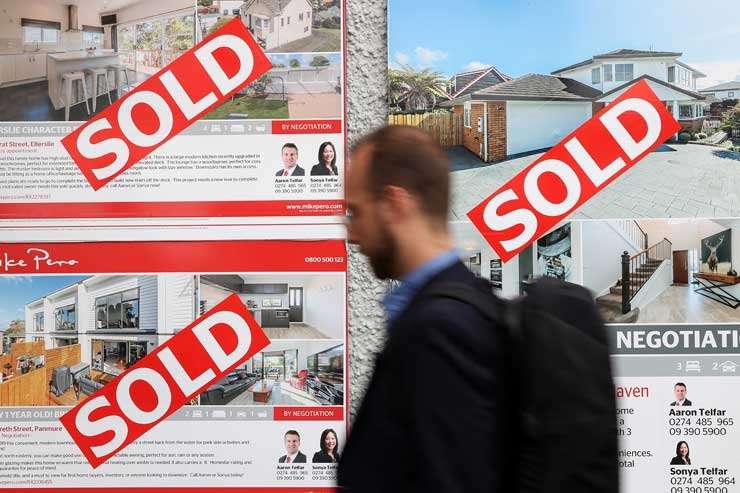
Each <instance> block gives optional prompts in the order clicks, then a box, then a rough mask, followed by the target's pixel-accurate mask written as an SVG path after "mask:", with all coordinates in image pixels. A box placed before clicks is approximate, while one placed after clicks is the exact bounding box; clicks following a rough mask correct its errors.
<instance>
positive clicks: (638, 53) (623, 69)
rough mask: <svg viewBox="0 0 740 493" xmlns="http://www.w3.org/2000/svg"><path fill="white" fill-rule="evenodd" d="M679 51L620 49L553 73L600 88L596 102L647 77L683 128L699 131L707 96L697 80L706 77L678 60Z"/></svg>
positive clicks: (612, 99)
mask: <svg viewBox="0 0 740 493" xmlns="http://www.w3.org/2000/svg"><path fill="white" fill-rule="evenodd" d="M681 55H682V53H680V52H672V51H648V50H631V49H624V48H622V49H618V50H614V51H610V52H608V53H602V54H600V55H594V56H592V57H591V58H589V59H587V60H583V61H581V62H578V63H575V64H573V65H569V66H567V67H563V68H561V69H558V70H555V71H553V72H552V75H556V76H558V77H568V78H570V79H574V80H577V81H579V82H582V83H583V84H587V85H589V86H591V87H593V88H594V89H598V90H599V91H601V92H602V93H603V94H602V95H601V97H599V98H597V99H595V102H597V103H604V104H608V103H611V102H612V101H614V100H615V99H616V98H618V97H619V96H620V95H621V94H622V93H624V92H625V91H626V90H627V89H628V88H629V87H630V86H632V84H634V83H635V82H636V81H639V80H646V81H647V83H648V85H649V86H650V88H651V89H652V90H653V91H655V93H656V94H657V95H658V97H659V98H660V99H661V100H662V101H664V102H665V103H666V106H667V107H668V108H669V109H670V110H671V111H672V113H673V116H674V117H675V118H676V119H677V120H679V122H680V123H681V125H682V126H683V127H684V128H687V129H690V130H699V129H700V128H701V123H702V122H703V118H702V117H703V115H704V113H703V109H702V108H703V104H702V100H703V99H704V96H703V95H702V94H700V93H699V92H697V90H696V80H697V79H699V78H702V77H706V75H705V74H703V73H702V72H700V71H699V70H697V69H695V68H693V67H691V66H689V65H687V64H686V63H684V62H682V61H680V60H679V57H680V56H681Z"/></svg>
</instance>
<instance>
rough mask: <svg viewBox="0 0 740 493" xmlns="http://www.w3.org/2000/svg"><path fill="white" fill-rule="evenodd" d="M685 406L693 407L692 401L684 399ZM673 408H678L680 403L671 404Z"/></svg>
mask: <svg viewBox="0 0 740 493" xmlns="http://www.w3.org/2000/svg"><path fill="white" fill-rule="evenodd" d="M683 405H684V406H690V405H691V401H690V400H688V399H684V400H683ZM671 406H678V403H677V402H676V401H673V402H671Z"/></svg>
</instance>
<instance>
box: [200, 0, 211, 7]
mask: <svg viewBox="0 0 740 493" xmlns="http://www.w3.org/2000/svg"><path fill="white" fill-rule="evenodd" d="M198 5H199V6H201V7H210V6H211V5H213V0H198Z"/></svg>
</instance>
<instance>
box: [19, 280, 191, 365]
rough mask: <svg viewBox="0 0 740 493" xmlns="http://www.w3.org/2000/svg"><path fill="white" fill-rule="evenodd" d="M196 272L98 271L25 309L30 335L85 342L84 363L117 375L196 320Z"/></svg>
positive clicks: (51, 342) (58, 342)
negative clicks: (140, 273) (169, 273)
mask: <svg viewBox="0 0 740 493" xmlns="http://www.w3.org/2000/svg"><path fill="white" fill-rule="evenodd" d="M195 286H196V283H195V276H193V275H187V274H176V275H96V276H92V277H90V278H88V279H85V280H83V281H81V282H78V283H76V284H73V285H71V286H68V287H65V288H63V289H61V290H58V291H56V292H54V293H50V294H49V295H47V296H45V297H44V298H41V299H39V300H35V301H33V302H31V303H29V304H27V305H26V307H25V314H26V324H31V325H27V327H31V328H32V330H30V331H29V330H27V331H26V333H27V334H26V335H27V338H32V339H33V340H43V341H44V344H45V347H46V349H51V348H59V347H64V346H70V345H74V344H79V345H80V350H81V362H83V363H87V364H89V365H90V368H91V369H92V370H94V371H97V372H100V374H102V375H101V376H103V377H105V376H107V377H115V376H116V375H118V374H120V373H122V372H123V371H124V370H125V369H126V368H128V367H129V366H130V365H132V364H133V363H135V362H136V361H138V360H139V359H141V358H142V357H144V356H146V355H147V354H149V353H150V352H151V351H152V350H153V349H154V348H155V347H157V346H158V345H159V344H161V343H162V342H164V341H165V340H166V339H168V338H169V337H171V336H172V335H174V334H175V333H176V332H177V331H178V330H179V329H181V328H183V327H185V326H187V325H188V324H189V323H190V322H191V321H192V320H194V319H195V318H196V314H197V313H196V307H197V291H196V289H195Z"/></svg>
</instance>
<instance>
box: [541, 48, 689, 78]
mask: <svg viewBox="0 0 740 493" xmlns="http://www.w3.org/2000/svg"><path fill="white" fill-rule="evenodd" d="M681 55H683V53H680V52H677V51H651V50H630V49H627V48H620V49H618V50H613V51H610V52H607V53H601V54H600V55H594V56H593V57H591V58H589V59H588V60H584V61H582V62H578V63H574V64H573V65H568V66H567V67H563V68H561V69H558V70H554V71H552V72H550V73H551V74H552V75H557V74H559V73H561V72H565V71H567V70H572V69H574V68H578V67H585V66H586V65H591V64H592V63H593V62H595V61H596V60H603V59H607V60H608V59H610V58H655V57H679V56H681ZM681 65H683V66H685V67H686V68H689V69H691V70H694V69H692V68H691V67H689V66H687V65H684V64H681ZM697 72H698V70H697Z"/></svg>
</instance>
